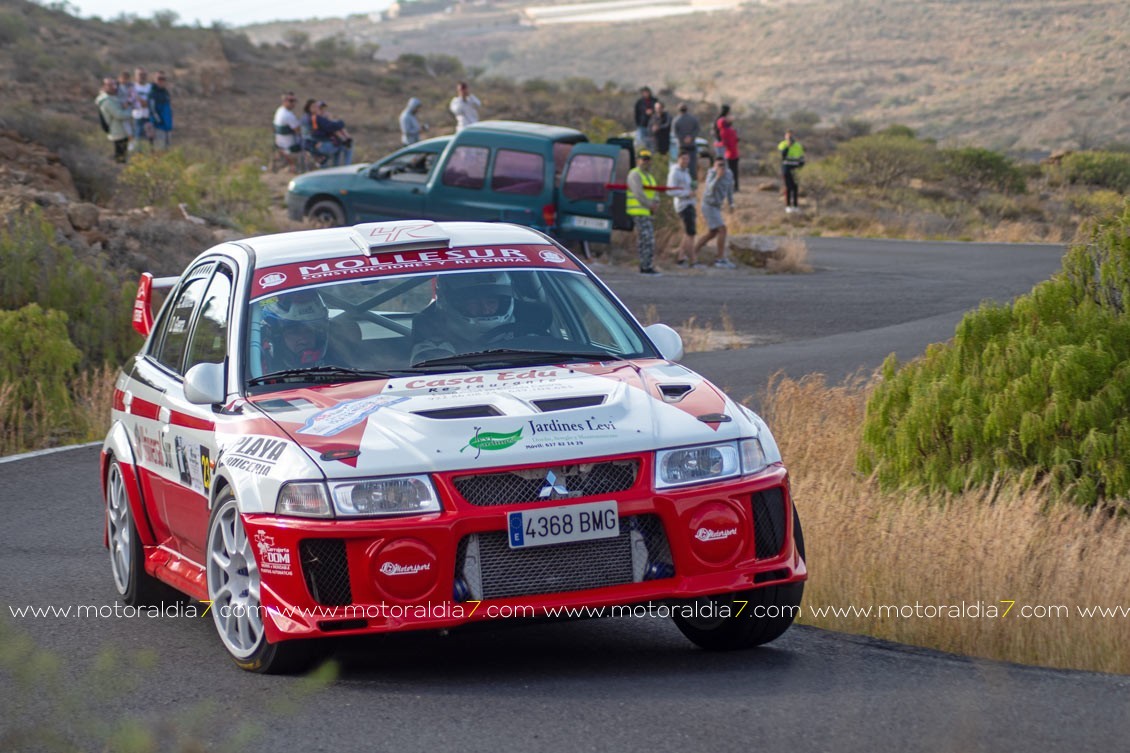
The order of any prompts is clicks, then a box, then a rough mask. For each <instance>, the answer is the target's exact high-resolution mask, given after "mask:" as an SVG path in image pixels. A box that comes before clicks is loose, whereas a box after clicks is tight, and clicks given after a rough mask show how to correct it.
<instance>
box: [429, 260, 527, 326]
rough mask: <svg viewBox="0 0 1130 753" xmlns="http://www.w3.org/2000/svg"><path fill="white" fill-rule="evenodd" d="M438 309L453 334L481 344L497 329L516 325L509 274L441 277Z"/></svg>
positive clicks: (466, 274)
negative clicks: (484, 337) (487, 334)
mask: <svg viewBox="0 0 1130 753" xmlns="http://www.w3.org/2000/svg"><path fill="white" fill-rule="evenodd" d="M436 307H437V308H438V309H439V311H440V312H441V313H443V315H444V316H445V317H446V318H447V321H448V324H449V325H450V327H451V329H452V332H453V334H455V335H457V336H459V337H462V338H463V339H465V340H477V339H479V338H481V337H482V336H483V335H485V334H486V333H488V332H490V331H491V330H493V329H496V328H497V327H501V326H503V325H506V324H513V323H514V287H513V285H512V284H511V282H510V275H509V274H507V273H506V272H493V271H492V272H466V273H461V274H446V275H440V276H439V278H438V279H437V280H436Z"/></svg>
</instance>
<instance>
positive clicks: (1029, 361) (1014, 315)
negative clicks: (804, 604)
mask: <svg viewBox="0 0 1130 753" xmlns="http://www.w3.org/2000/svg"><path fill="white" fill-rule="evenodd" d="M1128 305H1130V202H1124V203H1123V206H1122V208H1121V214H1120V215H1116V216H1114V217H1111V218H1109V219H1108V220H1107V221H1105V222H1104V223H1101V224H1097V225H1096V226H1095V228H1094V230H1093V231H1092V232H1091V235H1090V238H1089V240H1088V242H1087V243H1085V244H1083V245H1079V246H1075V247H1073V248H1072V249H1071V250H1070V251H1069V252H1068V253H1067V255H1066V256H1065V257H1064V262H1063V269H1062V271H1061V272H1060V273H1058V274H1057V275H1055V276H1054V277H1053V278H1052V279H1050V280H1048V281H1047V282H1044V283H1041V284H1039V285H1037V286H1036V287H1035V288H1033V290H1032V291H1031V292H1030V293H1029V294H1027V295H1025V296H1021V297H1020V298H1018V299H1017V300H1016V301H1015V302H1014V303H1012V304H1010V305H997V304H984V305H982V306H981V308H980V309H978V310H977V311H975V312H971V313H969V314H967V315H966V316H965V318H964V319H962V321H961V323H960V324H959V325H958V327H957V331H956V333H955V335H954V339H953V341H952V342H951V343H948V344H943V345H935V346H931V347H930V348H929V349H928V350H927V352H926V355H925V356H924V357H923V358H921V359H919V360H917V361H914V362H911V363H909V364H907V365H905V366H903V367H901V368H900V367H899V365H898V364H897V363H896V361H895V359H894V357H893V356H891V357H890V358H888V359H887V362H886V363H885V364H884V365H883V378H882V382H881V383H880V384H879V386H878V387H877V388H876V390H875V392H874V393H873V394H872V396H871V399H870V400H869V402H868V405H867V415H866V418H865V421H864V428H863V440H864V441H863V448H864V449H862V450H861V452H860V457H859V459H858V462H859V467H860V470H862V471H864V472H868V473H870V472H875V473H876V477H877V478H878V480H879V482H880V483H881V484H882V485H883V486H885V487H888V488H893V487H899V486H904V485H905V486H924V487H927V488H929V489H932V490H943V489H944V490H949V491H953V492H957V491H960V490H962V489H964V488H966V487H968V486H983V485H986V484H989V483H990V482H991V481H992V480H993V479H994V478H995V477H997V476H998V475H999V476H1013V477H1016V478H1019V479H1021V480H1027V481H1036V480H1040V479H1047V480H1048V481H1049V482H1050V483H1051V485H1052V488H1053V489H1055V490H1057V491H1064V492H1068V493H1070V494H1071V495H1072V496H1073V498H1074V499H1075V500H1077V501H1078V502H1080V503H1082V504H1094V503H1095V502H1096V501H1099V500H1104V499H1106V500H1114V499H1125V498H1126V497H1127V495H1130V411H1128V410H1127V407H1128V406H1130V312H1128V311H1127V307H1128Z"/></svg>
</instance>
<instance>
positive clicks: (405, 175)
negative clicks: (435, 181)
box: [377, 152, 437, 183]
mask: <svg viewBox="0 0 1130 753" xmlns="http://www.w3.org/2000/svg"><path fill="white" fill-rule="evenodd" d="M436 157H437V155H436V153H435V152H408V153H407V154H402V155H400V156H399V157H397V158H396V159H394V160H391V161H389V162H388V163H386V164H384V165H382V166H381V168H380V170H379V171H378V173H377V174H378V175H379V176H382V177H385V178H387V179H388V180H392V181H396V182H398V183H427V182H428V175H430V174H431V172H432V168H433V167H435V162H436Z"/></svg>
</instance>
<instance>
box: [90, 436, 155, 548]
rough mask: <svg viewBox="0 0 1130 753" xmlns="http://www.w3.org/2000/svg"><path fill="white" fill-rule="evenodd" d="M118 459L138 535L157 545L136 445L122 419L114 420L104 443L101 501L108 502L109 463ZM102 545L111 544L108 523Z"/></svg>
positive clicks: (101, 464)
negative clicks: (139, 474)
mask: <svg viewBox="0 0 1130 753" xmlns="http://www.w3.org/2000/svg"><path fill="white" fill-rule="evenodd" d="M115 459H117V460H118V461H119V463H120V466H121V469H122V482H123V484H124V485H125V488H126V495H127V496H128V497H129V506H130V512H132V513H133V519H134V522H135V524H136V525H137V535H138V538H139V539H141V543H142V545H144V546H154V545H156V543H157V536H156V534H154V533H153V526H152V525H150V522H149V513H148V511H147V510H146V507H145V495H144V493H143V492H142V490H141V479H140V478H139V477H138V471H137V460H136V456H135V455H134V452H133V445H131V444H130V441H129V432H128V431H127V430H126V427H125V426H124V425H122V422H121V421H115V422H114V425H113V426H111V427H110V431H109V433H108V434H107V435H106V441H105V442H103V443H102V457H101V460H100V468H99V472H100V473H99V478H100V480H101V482H102V501H103V503H105V501H106V495H107V494H108V493H109V488H108V486H107V485H108V483H109V478H110V464H111V463H113V462H114V460H115ZM102 545H103V546H105V547H107V548H109V546H110V531H109V524H108V522H106V521H103V524H102Z"/></svg>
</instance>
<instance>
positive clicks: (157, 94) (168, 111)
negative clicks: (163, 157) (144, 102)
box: [149, 71, 173, 149]
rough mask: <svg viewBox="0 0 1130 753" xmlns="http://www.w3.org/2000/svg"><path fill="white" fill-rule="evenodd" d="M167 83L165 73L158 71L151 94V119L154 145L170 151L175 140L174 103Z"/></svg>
mask: <svg viewBox="0 0 1130 753" xmlns="http://www.w3.org/2000/svg"><path fill="white" fill-rule="evenodd" d="M167 83H168V79H167V78H166V77H165V72H164V71H157V75H156V77H155V78H154V81H153V88H152V90H150V92H149V119H150V120H151V121H152V123H153V136H154V144H155V145H156V146H157V147H158V148H159V149H168V148H169V145H170V144H171V143H172V138H173V101H172V98H171V97H170V96H169V89H168V87H167V86H166V84H167Z"/></svg>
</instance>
